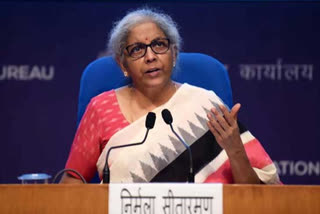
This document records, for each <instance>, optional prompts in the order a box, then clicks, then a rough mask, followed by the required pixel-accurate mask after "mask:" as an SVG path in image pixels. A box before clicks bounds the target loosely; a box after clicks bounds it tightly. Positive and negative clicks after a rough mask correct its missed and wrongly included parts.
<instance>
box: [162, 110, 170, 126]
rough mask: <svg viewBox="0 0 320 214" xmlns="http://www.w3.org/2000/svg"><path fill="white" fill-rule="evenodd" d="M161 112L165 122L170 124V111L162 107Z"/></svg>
mask: <svg viewBox="0 0 320 214" xmlns="http://www.w3.org/2000/svg"><path fill="white" fill-rule="evenodd" d="M161 114H162V118H163V120H164V122H165V123H166V124H168V125H170V124H171V123H172V121H173V119H172V115H171V113H170V111H169V110H168V109H163V110H162V112H161Z"/></svg>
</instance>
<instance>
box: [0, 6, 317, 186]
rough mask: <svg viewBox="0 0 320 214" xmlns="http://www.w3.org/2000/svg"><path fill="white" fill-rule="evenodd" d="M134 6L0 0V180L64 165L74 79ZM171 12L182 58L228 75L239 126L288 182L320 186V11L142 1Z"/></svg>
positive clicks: (70, 137) (73, 123)
mask: <svg viewBox="0 0 320 214" xmlns="http://www.w3.org/2000/svg"><path fill="white" fill-rule="evenodd" d="M141 5H142V4H141V3H131V2H126V3H123V2H122V3H121V2H120V3H116V2H110V3H100V2H96V3H86V2H78V3H76V2H69V3H59V2H55V3H40V2H33V3H32V2H14V3H4V2H1V3H0V29H1V33H0V66H1V67H0V69H1V70H0V98H1V105H0V133H1V135H0V136H1V138H0V139H1V143H0V146H1V150H0V183H15V182H18V180H17V178H16V177H17V176H18V175H20V174H23V173H30V172H46V173H49V174H51V175H54V174H55V173H56V172H57V171H58V170H60V169H62V168H63V167H64V164H65V162H66V160H67V157H68V153H69V149H70V146H71V143H72V140H73V136H74V133H75V130H76V113H77V96H78V90H79V80H80V76H81V73H82V71H83V69H84V68H85V66H86V65H87V64H88V63H89V62H91V61H92V60H94V59H96V58H97V56H98V55H99V53H100V52H101V51H103V50H104V47H105V44H106V39H107V34H108V31H109V30H110V28H111V25H112V21H114V20H116V19H118V18H120V17H122V16H123V15H124V14H125V12H126V11H127V10H128V9H132V8H137V7H139V6H141ZM148 5H150V6H155V7H157V8H160V9H162V10H164V11H165V12H167V13H169V14H170V15H172V17H173V18H174V19H175V20H176V21H177V23H178V24H179V25H180V31H181V35H182V37H183V38H184V45H183V51H185V52H201V53H206V54H209V55H211V56H213V57H216V58H217V59H219V60H220V61H221V62H222V63H224V64H225V65H226V66H227V68H228V71H229V75H230V78H231V84H232V88H233V94H234V101H235V102H240V103H241V104H242V109H241V113H240V119H241V120H242V121H243V122H244V123H245V124H247V126H248V127H249V128H250V130H251V131H252V133H253V134H254V135H255V136H257V137H258V138H259V139H260V141H261V142H262V144H263V145H264V147H265V149H266V150H267V152H268V153H269V154H270V156H271V157H272V158H273V159H274V160H275V161H276V163H277V164H278V166H279V170H280V174H281V178H282V181H283V182H284V183H289V184H319V183H320V179H319V178H320V160H319V159H320V158H319V151H320V146H319V144H318V142H319V140H318V139H319V137H320V134H319V133H320V132H319V131H320V130H319V124H318V121H319V119H320V117H319V113H320V110H319V75H318V73H317V72H318V70H319V69H318V68H319V66H320V63H319V59H320V55H319V50H320V42H319V38H320V28H319V23H320V4H319V3H316V2H300V3H299V2H269V3H268V2H259V3H257V2H256V3H254V2H204V1H202V2H196V1H194V2H192V1H185V2H174V3H170V2H164V3H157V2H153V3H148Z"/></svg>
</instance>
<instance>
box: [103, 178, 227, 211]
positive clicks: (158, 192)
mask: <svg viewBox="0 0 320 214" xmlns="http://www.w3.org/2000/svg"><path fill="white" fill-rule="evenodd" d="M115 213H117V214H222V184H185V183H183V184H181V183H132V184H120V183H119V184H114V183H113V184H110V185H109V214H115Z"/></svg>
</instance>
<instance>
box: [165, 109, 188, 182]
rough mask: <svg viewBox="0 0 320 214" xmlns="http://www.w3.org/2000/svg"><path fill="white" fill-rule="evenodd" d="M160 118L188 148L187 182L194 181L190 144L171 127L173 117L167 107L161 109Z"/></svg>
mask: <svg viewBox="0 0 320 214" xmlns="http://www.w3.org/2000/svg"><path fill="white" fill-rule="evenodd" d="M161 114H162V118H163V120H164V122H165V123H166V124H168V125H170V128H171V130H172V132H173V134H174V135H175V136H176V137H177V138H178V139H179V140H180V142H181V143H182V144H183V145H184V146H185V147H186V149H187V150H188V153H189V160H190V163H189V166H190V167H189V175H188V182H189V183H194V172H193V162H192V154H191V149H190V146H189V145H188V144H187V143H186V142H185V141H184V140H183V139H182V138H181V137H180V136H179V135H178V134H177V133H176V132H175V131H174V129H173V127H172V122H173V118H172V115H171V113H170V111H169V110H168V109H163V110H162V112H161Z"/></svg>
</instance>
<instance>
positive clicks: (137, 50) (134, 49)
mask: <svg viewBox="0 0 320 214" xmlns="http://www.w3.org/2000/svg"><path fill="white" fill-rule="evenodd" d="M140 50H141V47H140V46H135V47H133V48H132V49H131V51H130V52H131V53H136V52H139V51H140Z"/></svg>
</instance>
